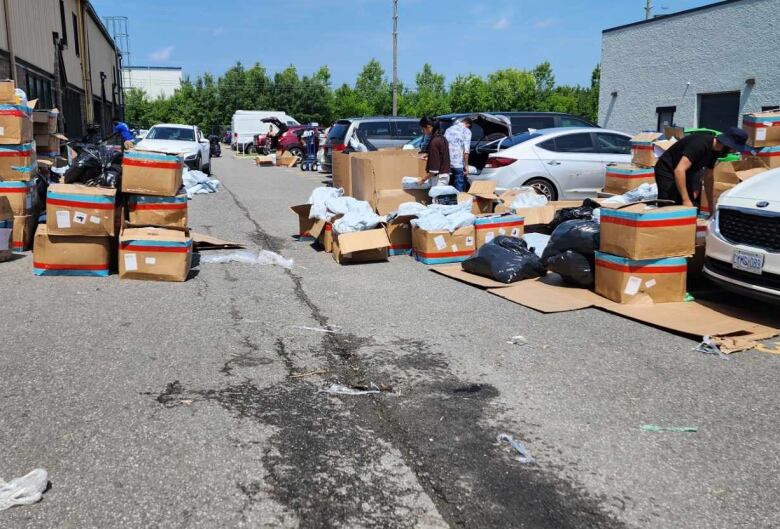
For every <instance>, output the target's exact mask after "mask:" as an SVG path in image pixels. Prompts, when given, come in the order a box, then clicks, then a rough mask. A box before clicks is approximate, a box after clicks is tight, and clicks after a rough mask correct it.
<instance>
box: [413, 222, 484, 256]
mask: <svg viewBox="0 0 780 529" xmlns="http://www.w3.org/2000/svg"><path fill="white" fill-rule="evenodd" d="M476 249H477V246H476V233H475V230H474V226H466V227H465V228H458V229H457V230H455V231H454V232H452V233H450V232H449V231H446V230H443V231H425V230H423V229H421V228H417V227H412V252H414V257H415V259H417V260H418V261H420V262H422V263H425V264H445V263H460V262H462V261H465V260H466V259H468V258H469V257H471V254H473V253H474V250H476Z"/></svg>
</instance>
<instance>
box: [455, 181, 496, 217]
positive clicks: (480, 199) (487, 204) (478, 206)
mask: <svg viewBox="0 0 780 529" xmlns="http://www.w3.org/2000/svg"><path fill="white" fill-rule="evenodd" d="M496 184H497V182H496V181H495V180H475V181H474V182H472V183H471V187H470V188H469V191H468V195H470V196H471V197H472V198H473V199H474V202H473V205H472V208H471V212H472V213H474V214H475V215H479V214H484V213H493V211H494V210H495V207H496V203H497V202H498V197H497V196H496ZM460 201H461V200H460V198H458V202H460Z"/></svg>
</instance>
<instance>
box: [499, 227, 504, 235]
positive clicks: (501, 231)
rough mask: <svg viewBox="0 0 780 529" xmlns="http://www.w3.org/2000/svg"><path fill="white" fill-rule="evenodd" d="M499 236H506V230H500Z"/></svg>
mask: <svg viewBox="0 0 780 529" xmlns="http://www.w3.org/2000/svg"><path fill="white" fill-rule="evenodd" d="M498 234H499V235H506V230H505V229H504V228H498Z"/></svg>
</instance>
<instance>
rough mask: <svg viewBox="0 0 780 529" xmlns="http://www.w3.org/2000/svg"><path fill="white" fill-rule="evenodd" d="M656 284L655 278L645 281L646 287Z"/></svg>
mask: <svg viewBox="0 0 780 529" xmlns="http://www.w3.org/2000/svg"><path fill="white" fill-rule="evenodd" d="M654 286H655V279H651V280H649V281H645V288H653V287H654Z"/></svg>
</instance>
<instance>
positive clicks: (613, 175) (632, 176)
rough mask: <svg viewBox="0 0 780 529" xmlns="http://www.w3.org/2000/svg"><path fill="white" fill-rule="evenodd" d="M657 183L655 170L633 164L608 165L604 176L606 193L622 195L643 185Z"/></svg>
mask: <svg viewBox="0 0 780 529" xmlns="http://www.w3.org/2000/svg"><path fill="white" fill-rule="evenodd" d="M654 183H655V169H653V168H652V167H642V166H640V165H635V164H632V163H619V164H615V165H608V166H607V172H606V174H605V176H604V192H605V193H612V194H615V195H622V194H623V193H626V192H628V191H631V190H633V189H636V188H637V187H639V186H641V185H642V184H654Z"/></svg>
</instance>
